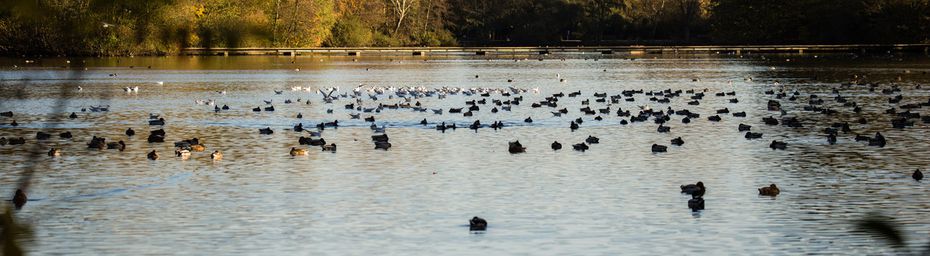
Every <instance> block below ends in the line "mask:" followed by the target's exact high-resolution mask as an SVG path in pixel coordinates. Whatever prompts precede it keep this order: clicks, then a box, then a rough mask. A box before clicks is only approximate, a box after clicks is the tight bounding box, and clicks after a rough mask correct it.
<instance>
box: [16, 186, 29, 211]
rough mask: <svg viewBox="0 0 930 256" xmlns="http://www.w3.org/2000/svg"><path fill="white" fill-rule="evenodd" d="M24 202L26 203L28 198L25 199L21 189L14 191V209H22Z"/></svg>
mask: <svg viewBox="0 0 930 256" xmlns="http://www.w3.org/2000/svg"><path fill="white" fill-rule="evenodd" d="M26 201H28V198H26V193H25V192H23V190H22V189H16V192H15V193H13V205H14V206H15V207H16V209H17V210H19V209H22V208H23V205H26Z"/></svg>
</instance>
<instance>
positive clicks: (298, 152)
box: [291, 148, 307, 156]
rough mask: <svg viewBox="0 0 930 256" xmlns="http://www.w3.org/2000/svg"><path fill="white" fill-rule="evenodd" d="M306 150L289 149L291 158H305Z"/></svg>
mask: <svg viewBox="0 0 930 256" xmlns="http://www.w3.org/2000/svg"><path fill="white" fill-rule="evenodd" d="M305 155H307V150H306V149H302V148H291V156H305Z"/></svg>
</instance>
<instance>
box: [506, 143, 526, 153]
mask: <svg viewBox="0 0 930 256" xmlns="http://www.w3.org/2000/svg"><path fill="white" fill-rule="evenodd" d="M509 144H510V146H509V148H508V151H510V153H511V154H517V153H523V152H526V147H524V146H523V144H520V141H519V140H518V141H514V142H509Z"/></svg>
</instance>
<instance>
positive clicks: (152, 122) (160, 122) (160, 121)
mask: <svg viewBox="0 0 930 256" xmlns="http://www.w3.org/2000/svg"><path fill="white" fill-rule="evenodd" d="M149 125H165V119H164V118H158V120H150V121H149Z"/></svg>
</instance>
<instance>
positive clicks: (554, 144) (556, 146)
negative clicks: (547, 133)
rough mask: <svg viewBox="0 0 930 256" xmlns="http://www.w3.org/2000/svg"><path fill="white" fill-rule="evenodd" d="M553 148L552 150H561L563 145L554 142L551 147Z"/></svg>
mask: <svg viewBox="0 0 930 256" xmlns="http://www.w3.org/2000/svg"><path fill="white" fill-rule="evenodd" d="M551 147H552V150H559V149H562V143H559V142H558V141H554V142H552V146H551Z"/></svg>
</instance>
